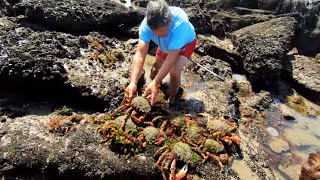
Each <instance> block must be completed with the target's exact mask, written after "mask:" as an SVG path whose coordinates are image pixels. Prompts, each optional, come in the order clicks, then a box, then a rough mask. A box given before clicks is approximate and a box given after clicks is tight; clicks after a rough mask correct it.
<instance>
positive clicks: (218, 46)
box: [195, 35, 242, 71]
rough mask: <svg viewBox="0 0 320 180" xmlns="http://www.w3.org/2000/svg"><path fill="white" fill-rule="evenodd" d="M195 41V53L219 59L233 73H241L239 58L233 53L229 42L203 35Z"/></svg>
mask: <svg viewBox="0 0 320 180" xmlns="http://www.w3.org/2000/svg"><path fill="white" fill-rule="evenodd" d="M197 40H198V42H197V46H196V49H195V52H196V53H198V54H201V55H209V56H211V57H213V58H217V59H221V60H223V61H225V62H227V63H229V64H230V65H231V67H232V69H233V70H234V71H241V69H242V67H241V66H242V64H241V56H240V54H238V53H237V52H236V51H235V48H234V46H233V44H232V42H231V41H230V40H228V39H225V40H220V39H219V38H217V37H215V36H209V37H206V36H204V35H198V36H197Z"/></svg>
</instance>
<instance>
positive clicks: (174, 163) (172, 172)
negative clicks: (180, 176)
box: [169, 159, 177, 180]
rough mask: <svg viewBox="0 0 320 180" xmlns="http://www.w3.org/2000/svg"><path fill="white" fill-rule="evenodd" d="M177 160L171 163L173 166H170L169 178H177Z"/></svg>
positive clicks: (170, 179)
mask: <svg viewBox="0 0 320 180" xmlns="http://www.w3.org/2000/svg"><path fill="white" fill-rule="evenodd" d="M176 166H177V164H176V160H175V159H174V160H173V161H172V163H171V167H170V171H171V172H170V177H169V180H175V179H176Z"/></svg>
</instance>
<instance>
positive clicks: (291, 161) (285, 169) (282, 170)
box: [144, 55, 320, 179]
mask: <svg viewBox="0 0 320 180" xmlns="http://www.w3.org/2000/svg"><path fill="white" fill-rule="evenodd" d="M154 60H155V57H154V56H150V55H148V56H147V58H146V62H145V65H144V69H145V70H146V72H145V76H146V80H147V83H149V82H150V78H149V75H150V69H151V66H152V64H153V62H154ZM232 77H233V79H235V80H236V81H238V82H242V81H246V80H247V79H246V77H245V76H243V75H239V74H233V76H232ZM167 81H169V78H168V76H167V77H166V78H165V80H164V82H167ZM181 85H182V87H183V89H184V94H187V93H191V92H194V91H196V90H198V89H202V88H206V87H209V86H210V82H208V81H206V82H204V81H202V80H201V79H200V78H199V77H198V76H195V75H193V74H192V73H188V72H183V74H182V82H181ZM279 105H282V106H284V107H285V108H288V110H289V111H290V112H291V113H292V115H293V117H294V120H284V119H282V118H280V113H279V112H278V111H268V112H267V114H268V119H267V121H266V122H267V124H266V125H265V127H264V128H265V134H266V138H267V139H268V143H269V144H263V147H264V150H265V151H266V152H267V153H268V154H269V155H270V157H272V161H271V162H272V164H271V166H272V167H273V169H274V170H275V173H276V174H275V176H276V178H277V179H298V177H299V175H300V171H301V166H302V165H301V164H302V163H303V162H305V161H306V160H307V158H308V156H309V153H311V152H316V151H320V118H319V117H308V116H305V115H302V114H300V113H299V112H297V111H296V110H294V109H292V108H290V107H288V106H287V105H285V104H283V103H282V102H280V101H279V100H278V99H275V104H274V105H273V106H276V107H277V106H279ZM276 107H275V108H276ZM276 109H277V108H276ZM268 132H269V133H268ZM279 139H280V140H279ZM275 140H277V141H279V142H283V143H278V144H277V143H275V144H273V148H274V149H275V150H276V151H281V152H280V153H279V152H278V153H277V152H274V151H273V150H272V149H271V148H270V146H271V145H270V143H271V142H273V141H275ZM277 146H280V147H277ZM283 146H284V147H283ZM287 146H288V147H287ZM285 147H287V149H286V148H285ZM279 149H280V150H279ZM282 149H284V150H282ZM231 168H232V169H233V170H235V171H236V172H237V173H238V174H239V177H240V178H241V179H259V178H258V177H257V175H255V174H254V173H253V172H252V170H251V169H250V168H249V167H248V165H247V164H246V163H245V161H243V160H235V161H234V162H233V164H232V166H231Z"/></svg>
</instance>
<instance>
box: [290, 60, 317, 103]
mask: <svg viewBox="0 0 320 180" xmlns="http://www.w3.org/2000/svg"><path fill="white" fill-rule="evenodd" d="M291 62H292V77H293V81H294V83H295V84H296V86H297V90H299V92H301V94H303V95H305V96H307V97H309V98H310V99H313V100H315V101H317V102H318V103H320V77H319V73H320V63H318V62H316V59H314V58H308V57H306V56H301V55H295V56H294V58H293V60H292V61H291Z"/></svg>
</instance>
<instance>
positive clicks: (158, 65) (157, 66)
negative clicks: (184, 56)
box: [150, 56, 164, 80]
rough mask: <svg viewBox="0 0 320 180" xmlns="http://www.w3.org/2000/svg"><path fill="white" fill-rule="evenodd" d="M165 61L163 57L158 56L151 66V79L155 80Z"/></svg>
mask: <svg viewBox="0 0 320 180" xmlns="http://www.w3.org/2000/svg"><path fill="white" fill-rule="evenodd" d="M163 62H164V60H163V59H161V58H160V57H158V56H157V57H156V61H155V62H154V63H153V65H152V68H151V72H150V79H151V80H153V79H154V78H155V77H156V75H157V74H158V72H159V69H160V68H161V66H162V64H163Z"/></svg>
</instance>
